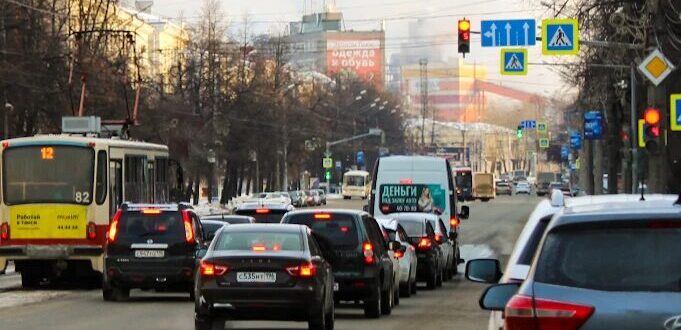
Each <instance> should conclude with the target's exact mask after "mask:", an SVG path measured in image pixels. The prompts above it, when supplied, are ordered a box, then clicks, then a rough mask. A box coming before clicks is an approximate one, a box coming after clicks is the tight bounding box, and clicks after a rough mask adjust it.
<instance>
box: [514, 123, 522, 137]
mask: <svg viewBox="0 0 681 330" xmlns="http://www.w3.org/2000/svg"><path fill="white" fill-rule="evenodd" d="M515 134H516V135H517V136H518V138H519V139H522V138H523V127H522V126H518V130H516V133H515Z"/></svg>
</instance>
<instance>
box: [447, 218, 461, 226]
mask: <svg viewBox="0 0 681 330" xmlns="http://www.w3.org/2000/svg"><path fill="white" fill-rule="evenodd" d="M460 223H461V221H459V219H458V218H457V217H452V218H451V219H449V226H451V227H452V228H456V227H458V226H459V224H460Z"/></svg>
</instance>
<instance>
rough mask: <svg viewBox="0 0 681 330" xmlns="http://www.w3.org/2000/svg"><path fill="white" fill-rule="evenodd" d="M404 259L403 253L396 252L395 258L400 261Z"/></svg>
mask: <svg viewBox="0 0 681 330" xmlns="http://www.w3.org/2000/svg"><path fill="white" fill-rule="evenodd" d="M402 257H404V252H402V251H395V258H397V259H399V258H402Z"/></svg>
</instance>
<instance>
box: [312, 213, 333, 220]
mask: <svg viewBox="0 0 681 330" xmlns="http://www.w3.org/2000/svg"><path fill="white" fill-rule="evenodd" d="M314 219H315V220H331V214H328V213H316V214H315V215H314Z"/></svg>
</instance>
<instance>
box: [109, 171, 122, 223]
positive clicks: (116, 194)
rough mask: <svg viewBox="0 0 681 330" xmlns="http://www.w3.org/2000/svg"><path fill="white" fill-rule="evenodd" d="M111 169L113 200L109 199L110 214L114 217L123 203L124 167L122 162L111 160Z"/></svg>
mask: <svg viewBox="0 0 681 330" xmlns="http://www.w3.org/2000/svg"><path fill="white" fill-rule="evenodd" d="M109 168H110V170H111V172H110V173H111V177H110V178H109V180H110V181H111V198H110V199H109V204H110V205H109V213H110V215H112V216H113V215H114V213H116V210H117V209H118V207H119V206H121V204H122V203H123V165H122V163H121V160H119V159H117V160H111V162H110V165H109Z"/></svg>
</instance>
